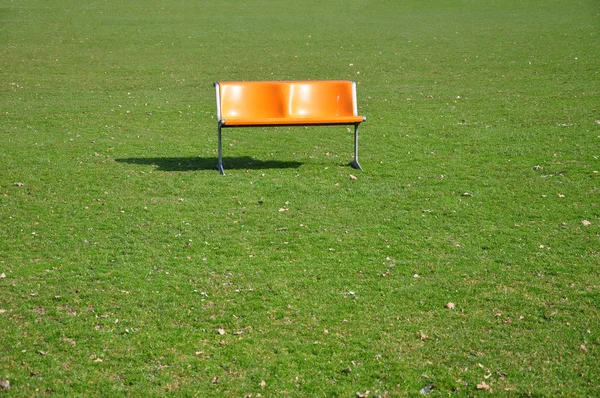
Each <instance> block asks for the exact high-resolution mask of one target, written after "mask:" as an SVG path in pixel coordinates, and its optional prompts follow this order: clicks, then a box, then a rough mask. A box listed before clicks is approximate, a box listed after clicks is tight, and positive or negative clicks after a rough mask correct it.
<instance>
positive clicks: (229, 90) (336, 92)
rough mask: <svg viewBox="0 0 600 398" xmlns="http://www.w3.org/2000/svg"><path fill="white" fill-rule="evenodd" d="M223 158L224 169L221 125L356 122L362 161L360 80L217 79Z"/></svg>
mask: <svg viewBox="0 0 600 398" xmlns="http://www.w3.org/2000/svg"><path fill="white" fill-rule="evenodd" d="M215 87H216V90H217V117H218V120H219V124H218V134H219V135H218V146H219V160H218V164H217V169H218V170H219V171H220V172H221V174H223V175H225V171H224V170H223V149H222V141H221V129H222V128H225V127H265V126H329V125H354V159H353V161H352V163H351V166H352V167H354V168H357V169H360V170H362V168H361V167H360V164H359V163H358V125H359V124H360V123H361V122H363V121H365V120H366V118H365V117H364V116H358V111H357V103H356V83H354V82H351V81H329V80H327V81H317V80H315V81H271V82H216V83H215Z"/></svg>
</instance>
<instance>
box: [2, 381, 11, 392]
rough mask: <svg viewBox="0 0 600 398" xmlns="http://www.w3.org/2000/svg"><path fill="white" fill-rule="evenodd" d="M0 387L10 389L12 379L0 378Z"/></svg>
mask: <svg viewBox="0 0 600 398" xmlns="http://www.w3.org/2000/svg"><path fill="white" fill-rule="evenodd" d="M0 389H2V390H10V381H9V380H3V379H0Z"/></svg>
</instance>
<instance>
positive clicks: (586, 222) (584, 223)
mask: <svg viewBox="0 0 600 398" xmlns="http://www.w3.org/2000/svg"><path fill="white" fill-rule="evenodd" d="M581 223H582V224H583V225H585V226H586V227H587V226H588V225H592V223H591V222H589V221H588V220H583V221H582V222H581ZM3 275H4V274H3Z"/></svg>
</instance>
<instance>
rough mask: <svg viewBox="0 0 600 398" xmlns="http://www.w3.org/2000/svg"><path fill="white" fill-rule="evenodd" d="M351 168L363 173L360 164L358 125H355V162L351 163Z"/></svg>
mask: <svg viewBox="0 0 600 398" xmlns="http://www.w3.org/2000/svg"><path fill="white" fill-rule="evenodd" d="M350 166H352V167H354V168H355V169H358V170H361V171H362V167H360V163H358V124H355V125H354V160H353V161H352V163H350Z"/></svg>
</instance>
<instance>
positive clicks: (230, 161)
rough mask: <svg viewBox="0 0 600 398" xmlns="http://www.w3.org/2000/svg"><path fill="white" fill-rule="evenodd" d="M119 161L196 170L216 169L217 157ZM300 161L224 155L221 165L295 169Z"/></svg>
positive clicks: (226, 167)
mask: <svg viewBox="0 0 600 398" xmlns="http://www.w3.org/2000/svg"><path fill="white" fill-rule="evenodd" d="M115 160H116V161H117V162H120V163H129V164H139V165H149V166H155V167H156V169H157V170H161V171H196V170H215V171H216V170H217V158H216V157H214V158H212V157H211V158H202V157H148V158H120V159H115ZM300 166H302V163H301V162H283V161H279V160H257V159H253V158H252V157H250V156H240V157H224V158H223V167H224V168H225V171H227V170H263V169H292V168H294V169H297V168H298V167H300Z"/></svg>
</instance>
